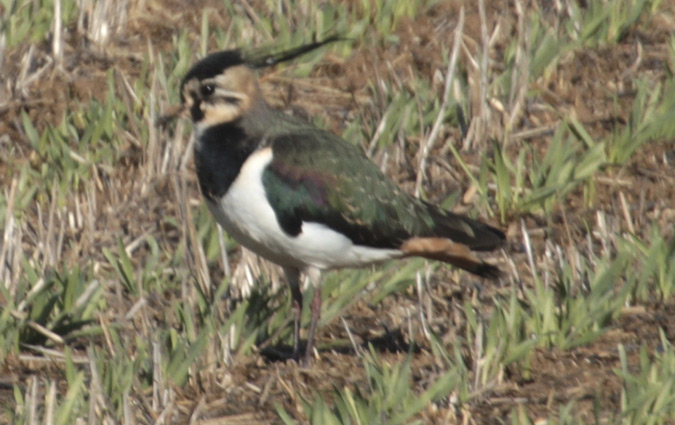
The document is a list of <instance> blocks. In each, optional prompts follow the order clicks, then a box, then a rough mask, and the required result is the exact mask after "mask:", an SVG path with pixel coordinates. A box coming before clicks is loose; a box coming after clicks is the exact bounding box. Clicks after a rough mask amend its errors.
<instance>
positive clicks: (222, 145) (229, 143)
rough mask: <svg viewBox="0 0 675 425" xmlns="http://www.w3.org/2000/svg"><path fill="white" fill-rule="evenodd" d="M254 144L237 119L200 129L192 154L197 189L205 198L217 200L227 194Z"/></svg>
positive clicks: (255, 143) (255, 144)
mask: <svg viewBox="0 0 675 425" xmlns="http://www.w3.org/2000/svg"><path fill="white" fill-rule="evenodd" d="M256 146H257V141H256V140H255V139H253V138H251V137H249V136H248V135H247V134H246V132H245V131H244V130H243V129H242V128H241V126H240V125H239V123H238V122H237V121H235V122H232V123H227V124H221V125H216V126H212V127H209V128H207V129H206V130H204V133H202V134H201V136H200V138H199V140H198V141H197V144H195V150H194V155H195V167H196V169H197V177H198V179H199V188H200V189H201V192H202V194H203V195H204V197H205V198H206V199H208V200H210V201H217V200H219V199H220V198H222V197H223V196H224V195H225V194H226V193H227V191H228V189H229V188H230V185H232V182H234V180H235V179H236V178H237V176H238V175H239V171H240V170H241V167H242V165H243V164H244V162H245V161H246V159H247V158H248V157H249V155H251V153H253V151H254V150H255V149H256Z"/></svg>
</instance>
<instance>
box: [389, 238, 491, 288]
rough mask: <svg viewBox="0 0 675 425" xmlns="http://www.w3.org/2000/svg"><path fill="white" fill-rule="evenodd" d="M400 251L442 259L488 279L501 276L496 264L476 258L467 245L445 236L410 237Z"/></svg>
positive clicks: (411, 254)
mask: <svg viewBox="0 0 675 425" xmlns="http://www.w3.org/2000/svg"><path fill="white" fill-rule="evenodd" d="M401 251H403V253H404V254H405V255H406V256H410V257H412V256H418V257H424V258H428V259H431V260H437V261H443V262H445V263H449V264H452V265H453V266H456V267H459V268H460V269H464V270H466V271H468V272H471V273H473V274H475V275H477V276H481V277H486V278H490V279H497V278H498V277H499V276H501V271H500V270H499V268H498V267H497V266H493V265H492V264H488V263H486V262H485V261H483V260H481V259H480V258H478V257H477V256H476V255H475V254H474V253H473V252H471V249H469V247H468V246H466V245H464V244H461V243H457V242H453V241H452V240H450V239H447V238H438V237H428V238H425V237H415V238H411V239H408V240H407V241H405V242H404V243H403V245H402V246H401Z"/></svg>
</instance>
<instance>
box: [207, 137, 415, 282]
mask: <svg viewBox="0 0 675 425" xmlns="http://www.w3.org/2000/svg"><path fill="white" fill-rule="evenodd" d="M270 161H272V150H271V148H265V149H262V150H260V151H256V152H254V153H253V154H252V155H251V156H250V157H249V158H248V160H247V161H246V162H245V163H244V165H243V166H242V168H241V170H240V172H239V175H238V176H237V178H236V179H235V181H234V182H233V183H232V185H231V186H230V188H229V190H228V191H227V193H226V194H225V196H224V197H223V198H222V199H221V200H220V201H219V202H208V206H209V209H210V210H211V213H212V214H213V216H214V217H215V218H216V221H218V223H220V225H221V226H223V228H224V229H225V230H226V231H227V232H228V233H229V234H230V235H232V237H234V239H236V240H237V242H239V243H240V244H241V245H243V246H245V247H246V248H248V249H250V250H251V251H253V252H255V253H257V254H258V255H260V256H262V257H264V258H266V259H268V260H270V261H272V262H275V263H277V264H279V265H281V266H289V267H298V268H305V267H308V266H309V267H316V268H319V269H331V268H340V267H361V266H365V265H368V264H372V263H377V262H381V261H385V260H388V259H391V258H398V257H401V256H402V253H401V251H399V250H395V249H377V248H371V247H365V246H361V245H354V244H353V243H352V241H351V240H350V239H349V238H347V237H345V236H344V235H342V234H341V233H338V232H336V231H334V230H332V229H330V228H329V227H327V226H325V225H323V224H320V223H312V222H303V223H302V230H301V232H300V234H299V235H297V236H291V235H289V234H287V233H286V232H284V231H283V230H282V229H281V227H280V226H279V223H278V221H277V218H276V215H275V214H274V210H273V209H272V207H271V206H270V205H269V203H268V201H267V197H266V196H265V188H264V186H263V184H262V178H261V176H262V173H263V171H264V169H265V167H266V166H267V165H268V164H269V163H270Z"/></svg>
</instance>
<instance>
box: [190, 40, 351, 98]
mask: <svg viewBox="0 0 675 425" xmlns="http://www.w3.org/2000/svg"><path fill="white" fill-rule="evenodd" d="M339 40H342V39H341V38H340V37H337V36H332V37H328V38H326V39H324V40H321V41H315V42H313V43H309V44H304V45H302V46H298V47H294V48H292V49H290V50H284V51H280V52H279V51H276V52H275V51H274V50H273V49H270V48H269V47H263V48H259V49H254V50H251V51H248V52H246V51H243V50H241V49H234V50H224V51H222V52H216V53H212V54H210V55H208V56H207V57H205V58H204V59H202V60H200V61H199V62H197V63H196V64H194V66H192V68H190V70H189V71H188V73H187V74H186V75H185V77H184V78H183V82H182V84H181V87H182V85H184V84H185V82H186V81H189V80H191V79H193V78H197V79H198V80H204V79H207V78H212V77H215V76H216V75H218V74H220V73H222V72H223V71H224V70H225V69H227V68H230V67H232V66H237V65H246V66H249V67H251V68H254V69H257V68H265V67H268V66H272V65H276V64H278V63H282V62H286V61H289V60H291V59H294V58H296V57H298V56H301V55H304V54H305V53H308V52H311V51H312V50H316V49H318V48H319V47H321V46H324V45H326V44H329V43H333V42H335V41H339Z"/></svg>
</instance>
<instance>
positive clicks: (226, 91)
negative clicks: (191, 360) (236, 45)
mask: <svg viewBox="0 0 675 425" xmlns="http://www.w3.org/2000/svg"><path fill="white" fill-rule="evenodd" d="M259 97H260V89H259V88H258V84H257V82H256V78H255V75H254V74H253V71H251V69H250V68H248V67H246V66H243V65H239V66H234V67H231V68H228V69H226V70H225V71H223V73H222V74H219V75H217V76H215V77H213V78H207V79H204V80H201V81H200V80H198V79H197V78H193V79H191V80H189V81H187V82H186V83H185V85H184V86H183V99H185V107H186V109H187V110H189V111H190V114H191V115H192V120H193V121H194V122H195V124H196V125H197V126H198V127H200V128H204V127H209V126H212V125H216V124H225V123H228V122H232V121H234V120H236V119H237V118H239V117H241V116H242V115H243V114H244V113H245V112H246V111H248V110H249V109H250V108H251V106H252V105H253V104H254V102H256V101H257V100H258V98H259Z"/></svg>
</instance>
